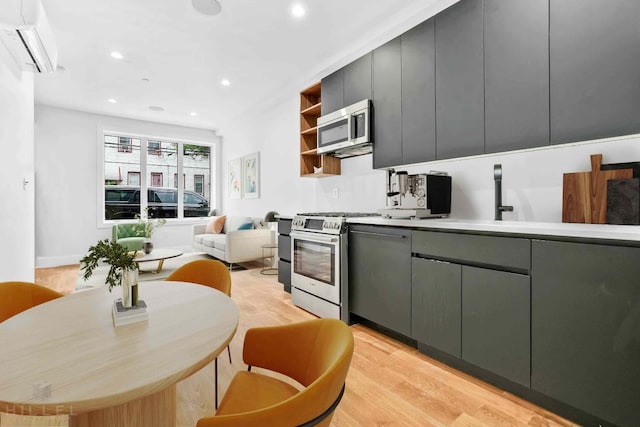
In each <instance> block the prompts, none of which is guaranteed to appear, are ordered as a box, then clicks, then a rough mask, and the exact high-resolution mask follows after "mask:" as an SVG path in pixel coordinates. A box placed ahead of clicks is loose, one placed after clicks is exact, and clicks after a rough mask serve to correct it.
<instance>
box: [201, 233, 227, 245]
mask: <svg viewBox="0 0 640 427" xmlns="http://www.w3.org/2000/svg"><path fill="white" fill-rule="evenodd" d="M196 237H198V238H200V240H201V241H200V242H199V243H201V244H203V245H204V246H207V247H210V248H217V247H218V245H217V244H216V242H222V243H223V244H224V242H225V240H226V236H225V235H224V234H200V235H199V236H196ZM196 242H197V240H196Z"/></svg>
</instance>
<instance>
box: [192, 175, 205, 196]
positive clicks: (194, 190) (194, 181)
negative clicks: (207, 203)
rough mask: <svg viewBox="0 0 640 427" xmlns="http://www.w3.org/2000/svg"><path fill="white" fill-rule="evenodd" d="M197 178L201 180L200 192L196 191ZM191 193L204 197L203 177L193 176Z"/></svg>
mask: <svg viewBox="0 0 640 427" xmlns="http://www.w3.org/2000/svg"><path fill="white" fill-rule="evenodd" d="M197 178H200V179H202V182H201V183H200V185H202V192H200V191H198V181H197ZM193 192H194V193H196V194H199V195H201V196H203V197H204V175H200V174H194V175H193Z"/></svg>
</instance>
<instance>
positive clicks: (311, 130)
mask: <svg viewBox="0 0 640 427" xmlns="http://www.w3.org/2000/svg"><path fill="white" fill-rule="evenodd" d="M317 134H318V126H314V127H312V128H309V129H307V130H303V131H300V135H317Z"/></svg>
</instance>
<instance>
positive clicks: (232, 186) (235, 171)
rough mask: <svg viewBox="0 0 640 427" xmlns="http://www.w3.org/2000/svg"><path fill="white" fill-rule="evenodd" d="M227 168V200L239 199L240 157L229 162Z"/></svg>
mask: <svg viewBox="0 0 640 427" xmlns="http://www.w3.org/2000/svg"><path fill="white" fill-rule="evenodd" d="M228 166H229V170H228V178H227V180H228V185H229V198H230V199H240V198H241V197H242V157H238V158H237V159H233V160H229V165H228Z"/></svg>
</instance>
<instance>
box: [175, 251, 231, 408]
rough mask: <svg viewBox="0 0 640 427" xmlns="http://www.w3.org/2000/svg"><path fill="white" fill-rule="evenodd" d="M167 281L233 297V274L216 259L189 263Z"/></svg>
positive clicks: (216, 377)
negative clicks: (197, 286) (190, 284)
mask: <svg viewBox="0 0 640 427" xmlns="http://www.w3.org/2000/svg"><path fill="white" fill-rule="evenodd" d="M165 280H172V281H176V282H189V283H197V284H199V285H204V286H209V287H211V288H214V289H217V290H219V291H220V292H222V293H224V294H226V295H227V296H229V297H230V296H231V274H230V273H229V269H228V268H227V267H226V266H225V265H224V264H223V263H222V262H220V261H218V260H214V259H198V260H195V261H191V262H188V263H186V264H184V265H183V266H181V267H179V268H178V269H177V270H176V271H174V272H173V273H171V274H170V275H169V277H167V278H166V279H165ZM227 353H228V354H229V363H231V349H230V348H229V346H227ZM215 369H216V374H215V383H216V384H215V387H216V390H215V392H216V409H218V358H217V357H216V360H215Z"/></svg>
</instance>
